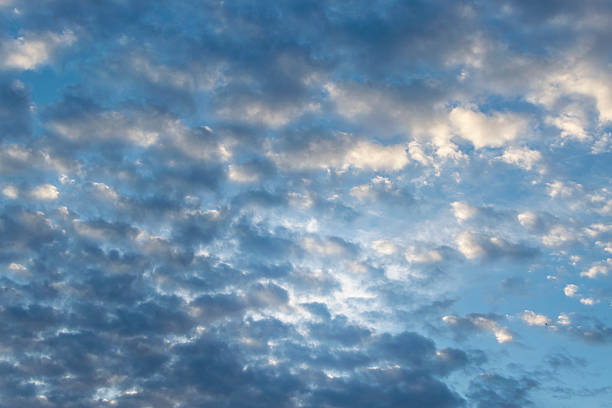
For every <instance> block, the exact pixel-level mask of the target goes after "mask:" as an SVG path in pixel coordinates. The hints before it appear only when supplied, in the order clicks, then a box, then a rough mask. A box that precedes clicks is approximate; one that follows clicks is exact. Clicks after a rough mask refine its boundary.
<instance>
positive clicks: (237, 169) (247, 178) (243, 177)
mask: <svg viewBox="0 0 612 408" xmlns="http://www.w3.org/2000/svg"><path fill="white" fill-rule="evenodd" d="M259 177H260V175H259V174H258V173H256V172H253V171H250V170H249V168H248V167H245V166H240V165H235V164H231V165H230V166H229V179H230V180H232V181H235V182H237V183H253V182H255V181H257V180H259Z"/></svg>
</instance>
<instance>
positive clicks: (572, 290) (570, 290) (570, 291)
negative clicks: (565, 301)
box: [563, 283, 579, 297]
mask: <svg viewBox="0 0 612 408" xmlns="http://www.w3.org/2000/svg"><path fill="white" fill-rule="evenodd" d="M578 289H579V287H578V285H574V284H573V283H570V284H568V285H566V286H565V287H564V288H563V293H565V296H567V297H574V295H576V293H577V292H578Z"/></svg>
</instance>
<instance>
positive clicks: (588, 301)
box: [580, 298, 599, 306]
mask: <svg viewBox="0 0 612 408" xmlns="http://www.w3.org/2000/svg"><path fill="white" fill-rule="evenodd" d="M580 303H582V304H583V305H587V306H593V305H594V304H596V303H599V300H597V299H593V298H582V299H580Z"/></svg>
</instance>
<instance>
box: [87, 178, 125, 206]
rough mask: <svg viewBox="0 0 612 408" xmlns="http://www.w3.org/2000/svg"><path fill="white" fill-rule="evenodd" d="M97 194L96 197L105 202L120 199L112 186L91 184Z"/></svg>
mask: <svg viewBox="0 0 612 408" xmlns="http://www.w3.org/2000/svg"><path fill="white" fill-rule="evenodd" d="M91 185H92V186H93V188H94V191H95V192H96V195H97V196H98V197H100V198H102V199H104V200H109V201H115V200H117V199H118V198H119V194H118V193H117V192H116V191H115V190H114V189H113V188H112V187H110V186H108V185H106V184H104V183H95V182H93V183H91Z"/></svg>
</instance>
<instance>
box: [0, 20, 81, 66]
mask: <svg viewBox="0 0 612 408" xmlns="http://www.w3.org/2000/svg"><path fill="white" fill-rule="evenodd" d="M76 40H77V38H76V36H75V35H74V33H73V32H72V31H70V30H64V31H63V32H61V33H53V32H46V33H26V34H25V35H24V36H22V37H19V38H16V39H10V40H5V41H3V42H2V44H1V46H0V55H2V60H3V62H2V63H1V64H0V66H1V67H2V68H4V69H17V70H32V69H36V68H38V67H39V66H40V65H43V64H45V63H47V62H48V61H49V60H50V59H51V58H52V56H53V54H54V53H55V52H56V50H57V49H60V48H63V47H68V46H70V45H72V44H73V43H74V42H75V41H76Z"/></svg>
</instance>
